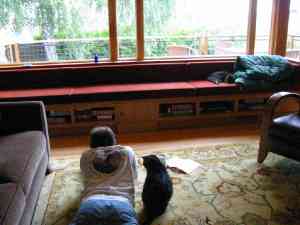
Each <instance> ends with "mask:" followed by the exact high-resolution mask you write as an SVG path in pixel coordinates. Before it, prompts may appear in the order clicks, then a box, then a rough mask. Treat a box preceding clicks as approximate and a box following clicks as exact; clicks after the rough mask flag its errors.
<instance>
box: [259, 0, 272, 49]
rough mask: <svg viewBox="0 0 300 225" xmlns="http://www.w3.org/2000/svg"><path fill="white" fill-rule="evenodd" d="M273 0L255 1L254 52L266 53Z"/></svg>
mask: <svg viewBox="0 0 300 225" xmlns="http://www.w3.org/2000/svg"><path fill="white" fill-rule="evenodd" d="M272 3H273V0H258V1H257V16H256V38H255V54H258V55H261V54H268V52H269V40H270V31H271V18H272Z"/></svg>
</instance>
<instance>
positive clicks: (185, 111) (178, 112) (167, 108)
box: [160, 103, 195, 116]
mask: <svg viewBox="0 0 300 225" xmlns="http://www.w3.org/2000/svg"><path fill="white" fill-rule="evenodd" d="M160 114H161V116H189V115H194V114H195V104H193V103H182V104H181V103H174V104H164V105H161V108H160Z"/></svg>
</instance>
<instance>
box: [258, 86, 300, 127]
mask: <svg viewBox="0 0 300 225" xmlns="http://www.w3.org/2000/svg"><path fill="white" fill-rule="evenodd" d="M289 98H295V99H296V100H297V103H298V105H299V109H300V95H299V94H297V93H292V92H278V93H275V94H273V95H272V96H271V97H270V98H269V99H268V101H267V104H266V107H265V109H264V115H263V122H262V126H263V127H265V128H267V127H269V126H270V125H271V124H272V121H273V118H274V114H275V111H276V108H277V106H278V105H279V104H280V103H281V102H284V101H285V100H287V99H289Z"/></svg>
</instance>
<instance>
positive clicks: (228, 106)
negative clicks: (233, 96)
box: [199, 101, 233, 112]
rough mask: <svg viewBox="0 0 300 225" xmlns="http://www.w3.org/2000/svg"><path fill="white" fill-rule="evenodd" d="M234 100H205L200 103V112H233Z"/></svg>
mask: <svg viewBox="0 0 300 225" xmlns="http://www.w3.org/2000/svg"><path fill="white" fill-rule="evenodd" d="M232 111H233V102H228V101H217V102H203V103H201V104H200V107H199V112H232Z"/></svg>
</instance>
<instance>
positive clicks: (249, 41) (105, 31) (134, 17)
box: [0, 0, 300, 64]
mask: <svg viewBox="0 0 300 225" xmlns="http://www.w3.org/2000/svg"><path fill="white" fill-rule="evenodd" d="M0 4H1V7H0V64H10V63H11V64H15V63H21V64H22V63H35V62H67V63H68V62H71V61H75V62H77V61H84V62H90V61H92V60H94V58H95V56H97V58H98V60H99V61H100V62H101V61H102V62H104V61H109V60H112V61H116V60H119V59H128V58H129V59H136V60H143V59H145V58H147V59H148V58H166V57H169V58H174V57H180V58H184V57H199V58H200V57H203V56H207V55H213V56H224V55H241V54H252V53H253V52H254V53H255V54H265V53H268V52H269V50H270V49H271V50H272V51H271V52H272V53H274V54H276V53H278V54H283V53H282V52H284V51H285V45H284V44H282V42H283V43H285V37H287V34H286V31H284V29H278V28H279V27H280V22H286V23H287V20H285V19H284V18H287V16H286V14H288V12H286V11H288V4H289V1H286V0H276V1H274V0H9V1H6V0H5V1H1V0H0ZM274 6H276V7H274ZM282 6H284V7H282ZM284 8H285V9H284ZM255 15H256V16H255ZM272 19H273V23H272V27H271V20H272ZM298 21H300V1H299V0H291V6H290V20H289V32H288V43H287V55H288V56H289V57H294V58H298V59H299V55H300V54H299V51H300V50H299V49H300V29H299V26H298ZM286 23H283V24H286ZM255 25H256V26H255ZM284 27H287V26H284ZM255 33H256V36H254V34H255ZM270 34H271V35H270ZM298 36H299V37H298ZM270 37H271V38H270ZM269 42H271V43H269ZM278 43H279V44H278ZM281 46H283V47H281ZM269 48H270V49H269Z"/></svg>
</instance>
